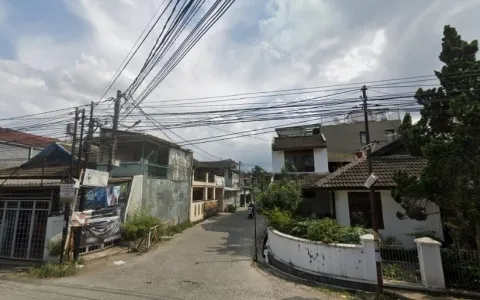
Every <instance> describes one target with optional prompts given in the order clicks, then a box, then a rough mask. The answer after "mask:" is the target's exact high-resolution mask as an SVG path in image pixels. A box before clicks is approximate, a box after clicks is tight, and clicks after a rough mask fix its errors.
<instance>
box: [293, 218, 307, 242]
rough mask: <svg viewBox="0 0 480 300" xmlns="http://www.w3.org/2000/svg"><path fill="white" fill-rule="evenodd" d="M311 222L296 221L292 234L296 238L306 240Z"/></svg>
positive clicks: (304, 220)
mask: <svg viewBox="0 0 480 300" xmlns="http://www.w3.org/2000/svg"><path fill="white" fill-rule="evenodd" d="M309 222H310V220H308V219H296V220H294V222H293V226H292V230H291V232H290V234H291V235H293V236H296V237H300V238H306V237H307V230H308V224H309Z"/></svg>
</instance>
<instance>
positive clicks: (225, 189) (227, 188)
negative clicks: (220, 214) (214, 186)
mask: <svg viewBox="0 0 480 300" xmlns="http://www.w3.org/2000/svg"><path fill="white" fill-rule="evenodd" d="M223 190H224V191H229V192H235V191H236V192H239V191H241V189H238V188H231V187H227V186H226V187H224V188H223Z"/></svg>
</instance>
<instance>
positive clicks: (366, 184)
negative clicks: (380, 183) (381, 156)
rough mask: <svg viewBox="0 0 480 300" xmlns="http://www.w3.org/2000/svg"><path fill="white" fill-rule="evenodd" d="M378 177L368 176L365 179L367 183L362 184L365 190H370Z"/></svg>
mask: <svg viewBox="0 0 480 300" xmlns="http://www.w3.org/2000/svg"><path fill="white" fill-rule="evenodd" d="M377 179H378V177H377V176H375V174H373V173H372V174H370V176H368V178H367V181H365V183H364V184H363V185H364V186H365V187H366V188H370V187H371V186H372V184H374V183H375V181H377Z"/></svg>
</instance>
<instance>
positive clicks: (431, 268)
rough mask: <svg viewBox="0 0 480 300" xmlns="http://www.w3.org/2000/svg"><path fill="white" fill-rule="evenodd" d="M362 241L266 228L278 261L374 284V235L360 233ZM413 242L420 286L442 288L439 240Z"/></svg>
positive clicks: (314, 272)
mask: <svg viewBox="0 0 480 300" xmlns="http://www.w3.org/2000/svg"><path fill="white" fill-rule="evenodd" d="M361 241H362V244H361V245H350V244H324V243H322V242H315V241H310V240H306V239H302V238H297V237H294V236H291V235H288V234H284V233H281V232H278V231H276V230H274V229H271V228H269V229H268V252H269V254H271V255H272V256H273V258H274V259H275V260H277V261H278V262H280V263H283V264H286V265H289V266H292V267H294V268H295V269H297V270H299V271H303V272H306V273H310V274H314V275H319V276H328V277H337V278H338V277H340V278H344V279H347V280H356V281H366V282H371V283H375V282H376V280H377V276H376V274H377V273H376V265H375V248H374V243H373V235H371V234H366V235H363V236H361ZM415 243H416V244H417V249H418V260H419V264H420V270H421V276H422V284H423V286H425V287H428V288H445V280H444V278H443V277H444V276H443V268H442V261H441V257H440V243H438V242H436V241H434V240H432V239H430V238H420V239H416V240H415Z"/></svg>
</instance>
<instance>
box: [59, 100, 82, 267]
mask: <svg viewBox="0 0 480 300" xmlns="http://www.w3.org/2000/svg"><path fill="white" fill-rule="evenodd" d="M78 113H79V111H78V107H77V108H75V124H74V126H73V140H72V148H71V150H70V154H71V159H70V167H69V172H68V183H73V177H72V172H73V163H74V161H75V147H76V143H77V127H78ZM70 208H71V204H70V203H66V204H65V208H64V211H63V230H62V248H61V252H60V263H63V261H64V256H65V245H66V243H67V235H68V225H69V223H70V214H71V210H70Z"/></svg>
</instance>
